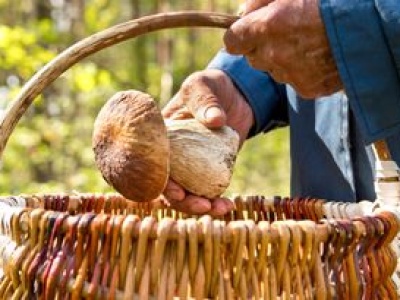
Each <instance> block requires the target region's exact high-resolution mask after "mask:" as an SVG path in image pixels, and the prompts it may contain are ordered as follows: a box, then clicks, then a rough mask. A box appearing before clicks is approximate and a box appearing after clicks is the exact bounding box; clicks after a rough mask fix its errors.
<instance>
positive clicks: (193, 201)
mask: <svg viewBox="0 0 400 300" xmlns="http://www.w3.org/2000/svg"><path fill="white" fill-rule="evenodd" d="M169 202H170V205H171V208H173V209H175V210H177V211H180V212H183V213H187V214H190V215H203V214H206V213H208V212H209V211H210V210H211V201H210V200H208V199H206V198H202V197H198V196H195V195H188V196H186V198H185V199H184V200H182V201H172V200H170V201H169Z"/></svg>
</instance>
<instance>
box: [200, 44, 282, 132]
mask: <svg viewBox="0 0 400 300" xmlns="http://www.w3.org/2000/svg"><path fill="white" fill-rule="evenodd" d="M208 68H209V69H219V70H221V71H224V72H225V73H226V74H227V75H228V76H229V77H230V78H231V80H232V81H233V83H234V84H235V85H236V87H237V88H238V89H239V91H240V92H241V93H242V94H243V96H244V97H245V99H246V101H247V102H248V103H249V105H250V107H251V108H252V110H253V114H254V119H255V124H254V126H253V128H252V129H251V130H250V133H249V137H252V136H254V135H256V134H258V133H261V132H266V131H269V130H271V129H273V128H276V127H281V126H285V125H287V98H286V88H285V86H284V85H282V84H277V83H276V82H275V81H273V79H272V78H271V77H269V76H268V75H267V74H265V73H263V72H261V71H258V70H256V69H253V68H252V67H251V66H250V65H249V64H248V63H247V60H246V59H245V58H244V57H243V56H234V55H230V54H228V53H227V52H226V51H225V50H221V51H220V52H219V53H218V54H217V55H216V56H215V57H214V58H213V60H212V61H211V62H210V64H209V65H208Z"/></svg>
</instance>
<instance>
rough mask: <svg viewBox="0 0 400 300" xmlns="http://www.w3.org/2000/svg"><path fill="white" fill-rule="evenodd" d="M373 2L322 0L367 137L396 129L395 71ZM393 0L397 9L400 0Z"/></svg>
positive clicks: (399, 110) (399, 120)
mask: <svg viewBox="0 0 400 300" xmlns="http://www.w3.org/2000/svg"><path fill="white" fill-rule="evenodd" d="M375 2H376V1H373V0H361V1H348V0H321V1H320V11H321V15H322V18H323V21H324V24H325V28H326V31H327V35H328V39H329V42H330V45H331V49H332V52H333V55H334V58H335V61H336V64H337V67H338V71H339V74H340V77H341V79H342V81H343V84H344V87H345V90H346V93H347V95H348V97H349V100H350V105H351V108H352V111H353V113H354V115H355V117H356V120H357V122H358V124H359V126H360V129H361V132H362V134H363V136H364V140H365V141H366V142H367V143H370V142H373V141H375V140H377V139H383V138H386V137H388V136H391V135H393V134H395V133H398V132H400V80H399V74H398V70H397V69H396V64H395V59H394V57H393V53H394V52H393V49H391V47H390V44H389V43H388V40H387V35H385V33H384V32H383V25H382V23H383V22H385V21H383V19H384V18H383V17H381V14H382V11H381V12H380V13H379V11H378V10H377V8H376V6H375ZM378 2H379V1H378ZM389 2H390V1H389ZM392 2H393V3H394V2H396V4H392V6H395V7H396V9H397V12H399V11H400V4H397V3H398V2H397V1H392ZM392 8H393V7H392ZM388 12H389V10H388ZM397 26H398V24H397ZM397 39H398V37H397ZM397 51H399V49H397Z"/></svg>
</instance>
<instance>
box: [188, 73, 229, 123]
mask: <svg viewBox="0 0 400 300" xmlns="http://www.w3.org/2000/svg"><path fill="white" fill-rule="evenodd" d="M216 89H217V87H216V86H215V82H213V80H212V79H209V78H207V77H205V76H201V75H196V74H195V75H192V76H190V77H189V78H188V79H187V80H186V81H185V82H184V83H183V85H182V88H181V97H182V101H183V102H184V103H186V106H187V107H188V109H189V111H190V112H191V113H192V114H193V115H194V116H195V118H196V119H197V120H198V121H199V122H201V123H203V124H204V125H206V126H207V127H211V128H216V127H221V126H223V125H225V124H226V114H225V111H224V110H223V109H222V107H221V105H220V103H219V100H218V95H216V93H215V90H216Z"/></svg>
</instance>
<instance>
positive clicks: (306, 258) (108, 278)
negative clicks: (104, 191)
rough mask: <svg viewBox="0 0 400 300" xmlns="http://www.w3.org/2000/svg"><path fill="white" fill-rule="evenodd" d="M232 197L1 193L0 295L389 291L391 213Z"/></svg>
mask: <svg viewBox="0 0 400 300" xmlns="http://www.w3.org/2000/svg"><path fill="white" fill-rule="evenodd" d="M234 201H235V207H236V209H235V210H234V211H233V212H232V213H231V214H228V215H227V216H225V218H224V219H214V220H213V219H211V217H209V216H203V217H200V218H193V217H189V216H184V215H182V214H179V213H176V212H173V211H171V210H169V209H167V208H162V207H161V206H160V202H157V201H156V202H153V203H151V204H135V203H132V202H129V201H127V200H125V199H124V198H121V197H119V196H116V195H76V196H68V195H42V196H40V195H36V196H32V195H31V196H20V197H6V198H3V199H1V202H0V203H2V208H6V209H2V210H1V211H0V217H1V219H2V220H3V224H2V225H3V226H2V230H1V233H2V235H1V243H0V245H1V246H0V254H1V256H0V257H1V260H2V267H3V272H4V274H3V277H2V280H1V283H0V297H1V299H8V298H12V299H33V298H35V297H39V298H40V299H65V298H67V299H103V298H104V299H105V298H107V299H133V298H134V297H135V296H136V297H138V298H139V299H149V298H153V297H154V298H157V299H173V298H174V297H178V298H180V299H188V298H195V299H206V298H212V299H214V298H218V299H238V298H239V299H245V298H254V299H260V298H263V299H294V298H296V299H397V292H396V287H395V285H394V283H393V281H392V280H391V276H392V274H393V272H394V270H395V268H396V265H397V257H396V255H395V254H394V252H393V251H392V250H391V248H390V242H391V241H392V240H393V238H394V236H395V235H396V234H397V232H398V229H399V225H400V224H399V222H398V219H397V217H395V215H394V214H392V213H389V212H381V213H379V214H376V215H375V216H369V217H353V218H352V219H348V220H345V219H341V220H340V219H328V220H327V219H325V220H323V218H324V217H325V216H326V214H327V213H326V212H327V211H328V210H332V205H334V206H337V207H339V206H338V205H337V203H325V202H323V201H322V200H316V199H281V198H275V199H264V198H262V197H249V198H247V199H242V198H240V197H238V198H236V199H235V200H234ZM352 206H353V207H352V208H349V207H347V211H352V212H353V213H354V212H355V211H357V206H358V204H353V205H352ZM343 207H344V206H343ZM336 209H337V208H336ZM342 213H343V214H344V210H343V212H342ZM279 297H280V298H279Z"/></svg>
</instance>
